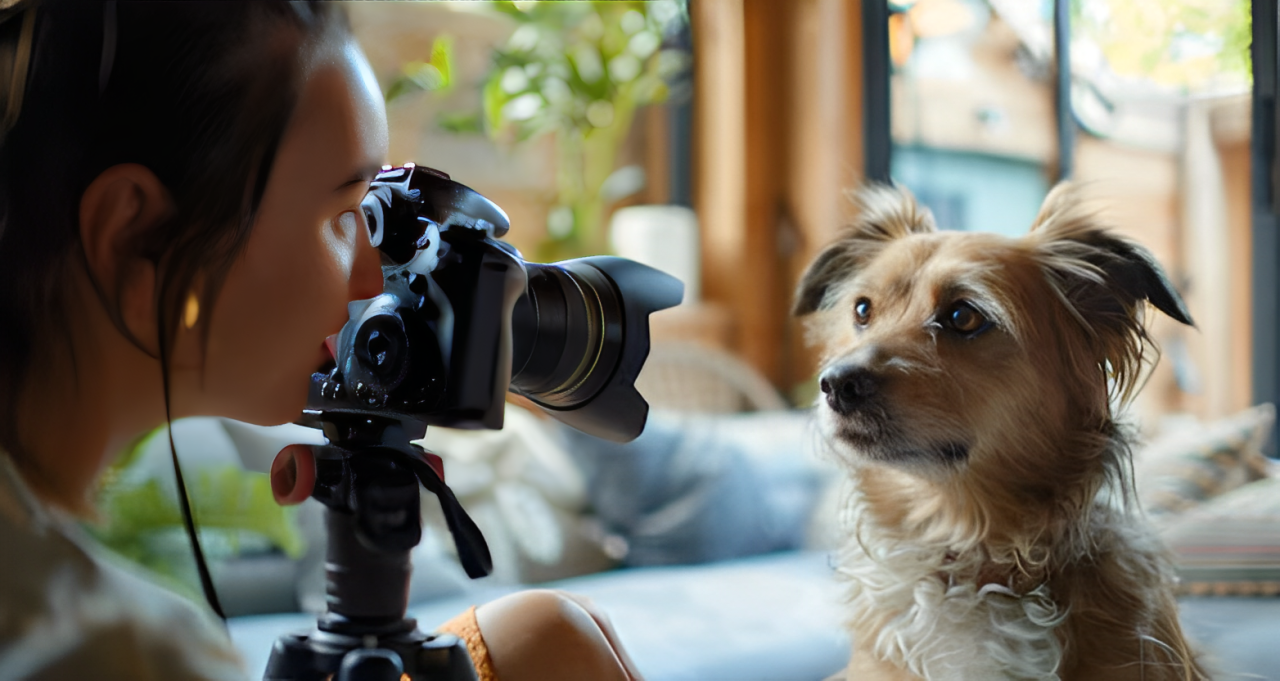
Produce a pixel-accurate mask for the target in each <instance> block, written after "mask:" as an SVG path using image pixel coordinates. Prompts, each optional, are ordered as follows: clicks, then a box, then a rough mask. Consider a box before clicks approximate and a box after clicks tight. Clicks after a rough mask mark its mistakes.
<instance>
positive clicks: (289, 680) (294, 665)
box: [264, 412, 492, 681]
mask: <svg viewBox="0 0 1280 681" xmlns="http://www.w3.org/2000/svg"><path fill="white" fill-rule="evenodd" d="M319 421H320V422H321V423H322V424H323V426H324V431H325V435H326V436H327V437H328V438H329V442H330V443H331V444H330V445H328V446H325V447H318V448H316V449H315V457H316V484H315V489H314V490H313V492H312V496H313V497H315V498H316V499H317V500H319V501H320V502H321V503H323V504H324V505H325V506H326V507H327V508H326V510H325V525H326V530H327V533H328V541H329V546H328V552H327V555H326V560H325V573H326V576H327V583H326V588H325V591H326V593H327V594H328V599H327V600H328V609H327V612H326V613H325V614H324V615H321V616H320V618H319V619H318V620H317V622H316V627H315V629H313V630H311V631H310V632H307V633H301V634H288V635H285V636H282V637H281V638H280V639H279V640H277V641H276V643H275V647H274V648H273V649H272V650H271V659H270V661H269V662H268V663H267V671H266V674H265V675H264V679H266V681H327V680H328V679H333V680H334V681H401V680H402V679H412V681H437V680H440V681H474V680H475V679H476V672H475V668H474V667H473V666H472V664H471V658H470V657H469V656H468V654H467V648H466V646H465V644H463V642H462V641H461V640H460V639H458V638H457V637H456V636H453V635H450V634H425V633H423V632H421V631H419V630H418V627H417V622H416V621H415V620H413V619H410V618H407V617H405V610H406V607H407V605H408V599H409V576H410V573H411V572H412V570H413V566H412V565H411V564H410V561H409V552H410V551H411V550H412V549H413V547H414V546H417V544H418V541H419V540H420V539H421V538H422V519H421V514H420V513H419V485H422V486H423V487H426V488H427V489H428V490H430V491H431V492H433V493H435V495H436V496H437V497H439V498H440V506H441V508H442V509H443V510H444V516H445V520H446V521H447V523H448V525H449V531H450V532H451V533H452V534H453V537H454V543H455V544H456V545H457V547H458V555H459V558H460V559H461V560H462V565H463V567H464V568H465V569H466V571H467V574H468V575H470V576H471V577H472V578H475V577H481V576H484V575H487V574H489V572H490V571H491V570H492V561H491V559H490V556H489V548H488V546H487V545H486V544H485V541H484V536H483V535H481V534H480V530H479V528H477V527H476V526H475V523H473V522H472V521H471V518H470V517H468V516H467V514H466V512H465V511H463V510H462V507H461V506H460V505H459V504H458V500H457V498H456V497H454V496H453V491H452V490H450V489H449V488H448V487H447V486H446V485H445V484H444V482H443V481H442V480H441V479H440V477H439V475H437V474H436V471H435V469H433V468H432V467H431V465H430V464H429V463H428V461H427V459H426V457H425V456H424V453H423V451H422V449H421V448H419V447H417V446H416V445H413V444H411V443H410V440H412V439H417V438H420V437H422V435H423V434H424V433H425V432H426V427H425V426H423V425H421V424H417V423H406V422H403V421H398V420H395V419H390V418H386V417H380V416H369V415H366V414H355V413H332V412H328V413H324V414H320V415H319Z"/></svg>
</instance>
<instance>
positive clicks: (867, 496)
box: [794, 186, 1206, 681]
mask: <svg viewBox="0 0 1280 681" xmlns="http://www.w3.org/2000/svg"><path fill="white" fill-rule="evenodd" d="M855 200H856V202H857V203H858V204H859V206H858V207H859V217H858V219H857V222H856V223H855V224H854V225H853V226H852V227H851V228H849V229H848V230H847V231H846V232H845V233H844V234H843V235H842V237H841V238H840V239H839V240H838V241H837V242H836V243H835V244H833V245H831V246H830V247H828V248H827V249H826V250H825V251H824V252H823V253H822V254H821V255H819V256H818V258H817V260H816V261H814V263H813V264H812V265H810V267H809V269H808V271H807V272H806V273H805V275H804V277H803V279H802V281H801V282H800V285H799V288H798V290H797V294H796V302H795V308H794V312H795V313H796V314H798V315H810V314H812V315H813V318H812V320H811V325H810V333H811V336H812V338H813V339H814V340H816V341H819V342H821V343H822V344H823V346H824V347H825V349H826V353H825V357H824V361H823V369H822V373H821V378H820V380H821V387H822V392H823V397H824V398H825V399H823V400H822V401H821V404H820V405H819V407H818V412H819V423H820V427H821V429H822V433H823V435H824V437H825V438H826V440H827V441H828V443H829V445H830V449H831V450H832V452H833V453H834V455H835V457H836V458H837V460H838V461H839V462H840V463H841V464H842V465H843V467H844V468H845V469H846V470H847V471H848V473H849V476H850V478H851V482H852V490H853V492H852V495H851V496H850V498H849V501H848V503H847V506H846V508H845V510H846V511H848V513H847V518H848V519H849V521H850V523H849V524H850V526H851V528H852V530H853V532H852V538H851V540H850V541H849V542H848V546H847V548H846V549H845V550H844V551H843V553H842V556H841V560H840V572H841V573H842V574H843V575H844V577H845V578H846V579H847V581H848V584H849V588H850V605H851V618H850V620H849V626H850V628H851V631H852V635H853V641H854V646H855V647H854V653H853V658H852V660H851V662H850V665H849V668H848V670H847V672H846V678H848V679H849V680H850V681H855V680H857V681H861V680H864V679H871V680H883V679H894V680H897V679H919V678H924V679H929V680H931V681H933V680H938V679H964V680H966V681H968V680H986V679H1067V680H1073V681H1074V680H1081V681H1085V680H1087V681H1107V680H1112V679H1134V680H1138V679H1143V680H1146V681H1157V680H1161V679H1203V678H1206V674H1205V673H1204V671H1203V670H1202V668H1201V667H1200V666H1199V664H1198V663H1197V662H1196V661H1195V659H1194V655H1193V654H1192V652H1191V651H1190V649H1189V646H1188V645H1187V642H1186V640H1185V639H1184V637H1183V634H1182V630H1181V628H1180V626H1179V624H1178V619H1177V604H1176V602H1175V600H1174V597H1173V592H1172V589H1171V586H1172V580H1173V576H1172V570H1171V567H1170V565H1169V563H1168V562H1167V560H1166V557H1165V554H1164V552H1163V548H1162V547H1161V546H1160V544H1159V541H1158V540H1157V539H1156V538H1155V537H1154V536H1153V535H1152V534H1151V533H1150V532H1149V531H1148V530H1147V529H1146V528H1145V527H1144V525H1143V523H1142V522H1141V521H1140V519H1139V518H1137V517H1136V515H1135V514H1134V513H1131V512H1130V510H1129V508H1128V505H1129V499H1131V491H1130V490H1131V488H1132V485H1131V480H1130V478H1129V475H1128V471H1129V468H1130V459H1129V441H1128V438H1127V436H1126V432H1125V430H1124V429H1123V428H1122V427H1121V425H1120V424H1118V423H1117V422H1116V420H1115V415H1114V413H1113V411H1112V405H1113V404H1116V403H1121V404H1122V403H1123V402H1124V401H1126V400H1128V399H1129V398H1130V397H1131V396H1132V394H1133V393H1134V392H1135V391H1136V388H1137V385H1138V381H1139V380H1140V377H1141V375H1142V374H1143V368H1144V366H1146V365H1148V364H1150V362H1151V360H1152V356H1153V354H1154V353H1153V350H1154V348H1153V347H1152V344H1151V343H1150V339H1149V337H1148V336H1147V333H1146V331H1145V328H1144V326H1143V321H1144V315H1145V311H1146V303H1147V302H1150V303H1151V304H1152V305H1154V306H1155V307H1156V308H1157V309H1159V310H1160V311H1162V312H1164V313H1165V314H1167V315H1169V316H1171V317H1173V318H1174V319H1176V320H1178V321H1180V322H1182V323H1184V324H1191V323H1192V322H1191V317H1190V315H1189V314H1188V313H1187V310H1186V308H1185V307H1184V305H1183V302H1182V300H1181V299H1180V298H1179V296H1178V294H1177V292H1176V291H1175V290H1174V288H1173V286H1172V285H1171V284H1170V283H1169V281H1168V279H1167V278H1166V276H1165V274H1164V272H1163V271H1162V270H1161V268H1160V266H1159V265H1158V264H1157V263H1156V262H1155V260H1154V259H1153V258H1152V256H1151V254H1150V253H1149V252H1148V251H1147V250H1146V249H1144V248H1142V247H1141V246H1139V245H1137V244H1135V243H1132V242H1129V241H1126V240H1124V239H1121V238H1119V237H1117V236H1115V235H1113V234H1110V233H1109V232H1108V231H1106V230H1105V229H1103V228H1101V227H1099V226H1098V224H1097V223H1096V221H1095V219H1094V216H1093V215H1091V214H1090V213H1088V212H1086V211H1085V210H1083V209H1082V208H1081V207H1080V203H1079V202H1078V201H1077V200H1076V199H1075V198H1074V196H1073V194H1072V193H1071V190H1070V189H1069V188H1068V187H1066V186H1060V187H1058V188H1057V189H1055V190H1054V191H1053V192H1052V193H1051V194H1050V195H1049V197H1048V198H1047V199H1046V200H1045V204H1044V206H1043V208H1042V209H1041V213H1040V215H1039V217H1038V218H1037V219H1036V222H1035V225H1034V226H1033V227H1032V229H1031V231H1030V233H1029V234H1027V235H1026V236H1024V237H1022V238H1018V239H1010V238H1006V237H1001V236H996V235H992V234H980V233H966V232H939V231H937V229H936V228H935V226H934V223H933V218H932V216H931V215H930V214H929V212H928V211H927V210H925V209H923V208H921V207H920V206H919V205H917V204H916V202H915V200H914V199H913V198H912V197H911V196H910V195H909V194H907V193H905V192H901V191H898V190H894V189H889V188H886V187H871V188H868V189H865V190H863V191H862V192H860V193H859V194H857V195H856V197H855ZM1100 492H1104V494H1102V495H1101V496H1100ZM1108 499H1109V500H1108Z"/></svg>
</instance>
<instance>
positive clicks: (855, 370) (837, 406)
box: [818, 364, 880, 416]
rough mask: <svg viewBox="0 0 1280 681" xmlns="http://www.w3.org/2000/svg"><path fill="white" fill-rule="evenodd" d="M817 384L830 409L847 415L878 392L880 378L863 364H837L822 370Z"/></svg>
mask: <svg viewBox="0 0 1280 681" xmlns="http://www.w3.org/2000/svg"><path fill="white" fill-rule="evenodd" d="M818 385H819V386H820V387H821V388H822V393H823V394H824V395H826V397H827V405H828V406H830V407H831V409H832V411H834V412H836V413H837V414H840V415H842V416H847V415H848V414H850V413H852V412H854V411H856V410H858V409H859V408H861V407H863V406H864V405H866V403H867V402H868V401H870V400H871V399H872V398H873V397H874V396H875V395H876V393H877V392H879V390H880V378H879V377H878V376H877V375H876V374H875V372H873V371H872V370H870V369H868V368H866V367H864V366H858V365H849V364H837V365H836V366H832V367H828V368H827V369H825V370H824V371H823V372H822V374H821V375H820V376H819V377H818Z"/></svg>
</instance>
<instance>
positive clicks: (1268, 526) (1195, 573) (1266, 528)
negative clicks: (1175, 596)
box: [1161, 478, 1280, 596]
mask: <svg viewBox="0 0 1280 681" xmlns="http://www.w3.org/2000/svg"><path fill="white" fill-rule="evenodd" d="M1161 534H1162V535H1163V536H1164V539H1165V541H1166V542H1167V543H1168V545H1169V548H1170V549H1171V550H1172V551H1173V554H1174V557H1175V559H1176V561H1177V566H1178V572H1179V575H1180V576H1181V578H1182V583H1181V587H1180V588H1181V590H1182V591H1183V592H1184V593H1188V594H1196V595H1217V596H1221V595H1240V596H1257V595H1276V594H1280V478H1267V479H1265V480H1258V481H1256V482H1251V483H1249V484H1247V485H1244V486H1243V487H1240V488H1238V489H1236V490H1233V491H1231V492H1228V493H1226V494H1223V495H1222V496H1219V497H1217V498H1215V499H1212V500H1210V501H1207V502H1205V503H1204V504H1201V505H1199V506H1197V507H1195V508H1193V509H1191V510H1189V511H1187V512H1185V513H1183V514H1181V515H1179V516H1178V517H1176V518H1173V519H1171V520H1170V521H1169V522H1168V523H1166V524H1165V525H1164V527H1163V530H1162V532H1161Z"/></svg>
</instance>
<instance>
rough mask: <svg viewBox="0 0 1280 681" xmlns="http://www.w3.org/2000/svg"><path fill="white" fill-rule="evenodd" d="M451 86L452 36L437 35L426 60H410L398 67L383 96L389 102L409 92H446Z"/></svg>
mask: <svg viewBox="0 0 1280 681" xmlns="http://www.w3.org/2000/svg"><path fill="white" fill-rule="evenodd" d="M452 88H453V38H452V37H450V36H447V35H441V36H437V37H436V39H435V40H433V41H432V42H431V56H430V58H429V59H428V60H427V61H412V62H409V63H408V64H405V65H404V66H403V67H402V68H401V69H400V76H399V77H398V78H396V79H395V80H394V81H392V83H391V85H390V86H389V87H388V88H387V92H386V94H385V95H384V98H385V99H386V101H387V102H391V101H393V100H395V99H397V98H399V97H401V96H403V95H405V94H407V93H410V92H420V91H424V90H425V91H427V92H442V93H443V92H448V91H449V90H451V89H452Z"/></svg>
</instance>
